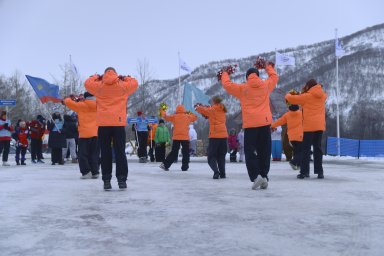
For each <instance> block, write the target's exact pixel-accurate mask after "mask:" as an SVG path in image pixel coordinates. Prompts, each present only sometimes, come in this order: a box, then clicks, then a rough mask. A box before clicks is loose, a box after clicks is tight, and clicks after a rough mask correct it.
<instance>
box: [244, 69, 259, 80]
mask: <svg viewBox="0 0 384 256" xmlns="http://www.w3.org/2000/svg"><path fill="white" fill-rule="evenodd" d="M252 73H255V74H256V75H257V76H259V70H258V69H257V68H250V69H248V71H247V74H246V75H245V78H246V79H248V76H249V75H250V74H252Z"/></svg>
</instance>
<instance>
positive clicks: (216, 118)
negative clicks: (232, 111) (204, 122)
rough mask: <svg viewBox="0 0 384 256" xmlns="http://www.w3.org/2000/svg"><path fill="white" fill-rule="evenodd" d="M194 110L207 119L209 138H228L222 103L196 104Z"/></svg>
mask: <svg viewBox="0 0 384 256" xmlns="http://www.w3.org/2000/svg"><path fill="white" fill-rule="evenodd" d="M196 111H197V112H199V113H200V114H202V115H204V116H207V117H208V119H209V136H208V137H209V138H228V131H227V126H226V125H225V122H226V116H225V111H224V106H223V104H214V105H213V106H211V107H203V106H198V107H197V108H196Z"/></svg>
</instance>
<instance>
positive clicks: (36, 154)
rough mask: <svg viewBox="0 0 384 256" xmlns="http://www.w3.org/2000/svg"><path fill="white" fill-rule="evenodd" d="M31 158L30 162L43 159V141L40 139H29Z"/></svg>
mask: <svg viewBox="0 0 384 256" xmlns="http://www.w3.org/2000/svg"><path fill="white" fill-rule="evenodd" d="M31 158H32V160H36V159H37V160H41V159H43V141H42V140H41V139H33V138H32V139H31Z"/></svg>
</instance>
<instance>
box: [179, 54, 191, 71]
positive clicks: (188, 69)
mask: <svg viewBox="0 0 384 256" xmlns="http://www.w3.org/2000/svg"><path fill="white" fill-rule="evenodd" d="M179 63H180V68H181V69H182V70H184V71H186V72H188V73H190V72H192V69H191V68H190V67H189V66H188V65H187V63H186V62H185V61H184V60H182V59H181V58H180V57H179Z"/></svg>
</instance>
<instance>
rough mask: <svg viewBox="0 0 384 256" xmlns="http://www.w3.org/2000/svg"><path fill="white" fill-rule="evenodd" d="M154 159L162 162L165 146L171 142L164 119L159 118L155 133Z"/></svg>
mask: <svg viewBox="0 0 384 256" xmlns="http://www.w3.org/2000/svg"><path fill="white" fill-rule="evenodd" d="M155 143H156V147H155V159H156V162H163V161H164V160H165V147H166V146H168V145H169V144H170V143H171V136H170V135H169V130H168V128H167V127H166V126H165V124H164V120H163V119H160V120H159V125H158V126H157V128H156V133H155Z"/></svg>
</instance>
